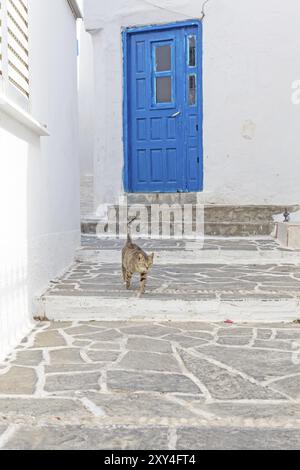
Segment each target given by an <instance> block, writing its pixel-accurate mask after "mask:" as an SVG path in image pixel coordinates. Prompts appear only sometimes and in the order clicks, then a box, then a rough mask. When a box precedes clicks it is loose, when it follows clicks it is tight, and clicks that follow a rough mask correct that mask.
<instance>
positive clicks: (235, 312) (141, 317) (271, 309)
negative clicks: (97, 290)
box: [35, 294, 300, 325]
mask: <svg viewBox="0 0 300 470" xmlns="http://www.w3.org/2000/svg"><path fill="white" fill-rule="evenodd" d="M35 311H36V316H37V317H38V318H45V319H48V320H51V321H52V320H53V321H77V320H78V321H116V322H117V321H145V322H149V321H186V322H189V321H199V322H213V323H218V322H224V321H226V320H230V321H233V322H234V323H256V322H260V323H264V324H266V325H267V324H268V323H272V324H273V323H290V322H294V321H295V320H297V319H299V317H300V301H299V299H291V298H288V297H284V296H283V297H282V298H278V299H276V300H272V299H270V298H268V299H266V298H263V297H262V298H259V297H258V298H255V299H247V298H246V296H245V298H244V299H243V298H240V299H236V298H234V296H232V298H230V297H229V298H228V299H217V298H215V299H210V298H205V297H204V298H201V297H200V296H199V300H188V299H184V300H179V299H178V300H171V299H168V300H166V299H163V298H161V299H151V298H149V296H148V297H147V298H146V297H145V298H141V299H140V298H135V297H134V296H132V298H131V299H125V298H123V299H122V298H111V297H109V296H108V295H107V296H100V295H94V296H93V295H89V296H86V295H81V296H80V295H76V296H73V295H69V296H68V295H67V294H66V295H64V296H55V295H51V296H48V295H45V296H43V297H42V298H38V299H36V305H35Z"/></svg>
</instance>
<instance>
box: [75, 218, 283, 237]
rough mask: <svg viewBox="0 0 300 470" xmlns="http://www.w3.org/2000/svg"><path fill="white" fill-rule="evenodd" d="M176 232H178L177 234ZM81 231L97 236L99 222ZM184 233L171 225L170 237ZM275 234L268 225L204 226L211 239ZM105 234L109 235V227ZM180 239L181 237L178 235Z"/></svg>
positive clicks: (189, 230)
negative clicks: (214, 237)
mask: <svg viewBox="0 0 300 470" xmlns="http://www.w3.org/2000/svg"><path fill="white" fill-rule="evenodd" d="M159 228H160V230H159V235H161V233H162V226H161V224H159ZM175 230H176V232H175ZM81 231H82V233H83V234H90V235H95V234H97V233H99V232H98V224H97V222H82V224H81ZM149 231H150V233H151V225H149V228H148V232H149ZM181 231H182V225H181V224H180V225H177V226H174V224H173V223H172V222H171V223H170V231H169V233H170V235H171V236H173V234H174V233H177V234H180V233H181ZM148 232H147V233H142V234H141V235H145V236H147V235H148ZM274 232H275V224H274V223H268V224H238V223H231V224H229V223H224V224H221V223H205V224H204V235H205V236H209V237H213V236H216V237H252V236H271V235H272V234H274ZM101 233H102V225H101ZM104 233H109V231H108V226H107V227H106V230H104ZM110 233H111V232H110ZM118 233H119V226H118V224H116V232H115V234H118ZM191 233H195V232H194V226H193V225H192V227H191V226H190V225H189V226H188V230H187V234H188V235H190V234H191ZM185 234H186V231H185V230H183V235H182V236H183V237H185ZM196 235H197V236H203V232H202V231H201V232H200V233H199V232H198V233H195V237H196ZM178 236H179V237H180V235H178ZM154 238H155V236H154Z"/></svg>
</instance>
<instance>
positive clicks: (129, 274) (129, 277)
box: [126, 271, 132, 290]
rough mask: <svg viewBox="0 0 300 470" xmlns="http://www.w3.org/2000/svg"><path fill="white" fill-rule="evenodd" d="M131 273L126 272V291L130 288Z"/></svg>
mask: <svg viewBox="0 0 300 470" xmlns="http://www.w3.org/2000/svg"><path fill="white" fill-rule="evenodd" d="M131 279H132V273H130V272H129V271H127V272H126V289H127V290H129V289H130V286H131Z"/></svg>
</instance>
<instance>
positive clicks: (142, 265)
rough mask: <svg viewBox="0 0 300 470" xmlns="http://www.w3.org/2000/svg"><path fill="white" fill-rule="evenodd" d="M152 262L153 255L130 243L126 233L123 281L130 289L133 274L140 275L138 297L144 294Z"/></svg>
mask: <svg viewBox="0 0 300 470" xmlns="http://www.w3.org/2000/svg"><path fill="white" fill-rule="evenodd" d="M133 220H135V219H133ZM133 220H131V222H133ZM131 222H130V223H131ZM130 223H129V224H128V226H129V225H130ZM153 260H154V253H152V254H151V255H147V253H145V252H144V251H143V250H142V249H141V248H140V247H139V246H137V245H135V244H134V243H132V240H131V236H130V235H129V233H128V235H127V242H126V244H125V246H124V248H123V250H122V271H123V279H124V283H125V284H126V288H127V289H130V285H131V279H132V276H133V274H134V273H139V274H140V275H141V285H140V289H139V292H138V296H139V297H140V296H141V295H142V294H144V293H145V289H146V283H147V276H148V273H149V271H150V269H151V267H152V266H153Z"/></svg>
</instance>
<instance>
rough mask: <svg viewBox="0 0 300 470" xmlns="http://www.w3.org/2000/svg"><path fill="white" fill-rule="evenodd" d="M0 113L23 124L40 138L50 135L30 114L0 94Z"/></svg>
mask: <svg viewBox="0 0 300 470" xmlns="http://www.w3.org/2000/svg"><path fill="white" fill-rule="evenodd" d="M0 111H2V112H4V113H5V114H7V115H8V116H10V117H12V118H13V119H15V120H16V121H18V122H19V123H21V124H23V125H24V126H25V127H27V128H28V129H30V130H31V131H32V132H34V133H35V134H37V135H38V136H40V137H45V136H49V135H50V134H49V132H48V131H47V129H46V127H45V126H42V124H40V123H39V122H38V121H37V120H36V119H34V118H33V117H32V116H31V114H29V113H27V112H26V111H24V110H23V109H22V108H20V106H18V105H16V104H15V103H14V102H13V101H11V100H10V99H9V98H7V97H6V96H5V95H3V94H0Z"/></svg>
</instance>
